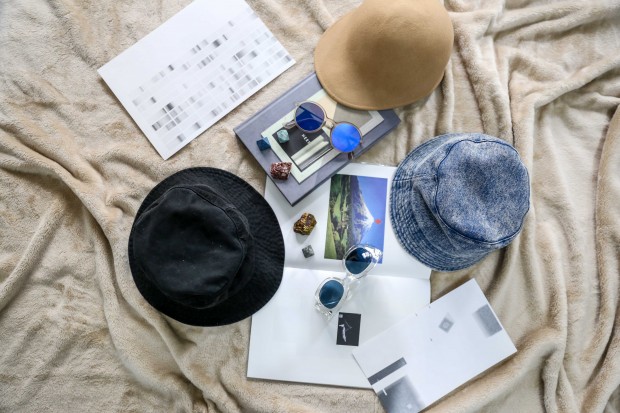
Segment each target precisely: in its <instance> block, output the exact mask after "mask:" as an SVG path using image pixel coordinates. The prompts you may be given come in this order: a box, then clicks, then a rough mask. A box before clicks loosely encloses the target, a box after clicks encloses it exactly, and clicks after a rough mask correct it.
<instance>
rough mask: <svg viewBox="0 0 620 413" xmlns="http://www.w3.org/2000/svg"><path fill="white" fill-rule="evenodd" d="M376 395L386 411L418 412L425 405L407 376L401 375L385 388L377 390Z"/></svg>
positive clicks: (397, 412) (392, 412)
mask: <svg viewBox="0 0 620 413" xmlns="http://www.w3.org/2000/svg"><path fill="white" fill-rule="evenodd" d="M377 396H379V400H380V401H381V405H382V406H383V408H384V409H385V411H386V412H387V413H401V412H407V413H409V412H411V413H418V412H419V411H420V410H422V409H423V408H424V407H425V404H424V402H422V400H421V399H420V395H419V394H418V392H417V391H416V389H415V387H414V386H413V384H412V383H411V380H409V377H408V376H403V377H401V378H400V379H398V380H397V381H395V382H394V383H392V384H390V385H389V386H387V387H386V388H384V389H382V390H379V392H377Z"/></svg>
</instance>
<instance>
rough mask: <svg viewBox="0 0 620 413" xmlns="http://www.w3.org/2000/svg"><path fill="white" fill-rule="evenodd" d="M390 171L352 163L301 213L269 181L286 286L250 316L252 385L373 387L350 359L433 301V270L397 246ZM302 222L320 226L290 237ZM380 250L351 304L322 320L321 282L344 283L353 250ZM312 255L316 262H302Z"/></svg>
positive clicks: (301, 204)
mask: <svg viewBox="0 0 620 413" xmlns="http://www.w3.org/2000/svg"><path fill="white" fill-rule="evenodd" d="M395 169H396V168H394V167H390V166H381V165H369V164H349V165H347V166H346V167H345V168H343V169H342V170H341V171H340V172H339V173H338V174H336V175H334V176H333V177H332V178H331V179H330V180H328V181H326V182H324V183H323V184H322V185H320V186H319V187H318V188H317V189H316V190H315V191H313V192H312V193H311V194H310V195H308V196H307V197H305V198H304V199H303V200H302V201H300V202H299V203H298V204H297V205H295V206H291V205H289V204H288V203H287V202H285V201H284V199H283V196H282V194H281V193H280V192H279V191H278V189H277V188H276V187H275V185H274V184H273V183H272V182H271V181H270V180H267V185H266V187H265V199H266V200H267V202H269V204H270V205H271V206H272V208H273V210H274V212H275V214H276V217H277V218H278V222H279V224H280V226H281V228H282V235H283V237H284V243H285V245H286V248H285V261H284V275H283V278H282V284H281V285H280V288H279V289H278V291H277V292H276V294H275V296H274V297H273V298H272V299H271V301H269V303H267V305H265V307H263V308H262V309H261V310H260V311H258V312H257V313H256V314H254V315H253V316H252V328H251V332H250V349H249V356H248V372H247V375H248V377H253V378H261V379H271V380H286V381H295V382H304V383H318V384H330V385H338V386H348V387H360V388H369V387H370V384H369V383H368V380H367V379H366V377H365V376H364V374H363V372H362V370H361V369H360V368H359V366H358V365H357V363H356V362H355V359H354V358H353V355H352V351H353V349H355V348H357V347H358V346H361V345H363V343H365V342H367V341H368V340H370V339H371V338H372V337H373V336H375V335H377V334H379V333H381V332H383V331H384V330H386V329H388V328H389V327H391V326H392V325H394V324H396V323H397V322H399V321H401V320H403V319H404V318H406V317H407V316H409V315H410V314H412V313H413V312H414V311H416V310H418V309H420V308H422V307H423V306H425V305H427V304H428V303H429V302H430V282H429V277H430V273H431V270H430V269H429V268H427V267H425V266H424V265H422V264H420V263H419V262H418V261H416V260H415V259H414V258H413V257H411V256H410V255H409V254H407V253H406V252H405V250H404V249H403V248H402V247H401V246H400V244H399V243H398V241H397V240H396V237H395V235H394V231H393V229H392V225H391V222H390V219H389V212H388V211H387V206H388V201H389V190H390V187H391V180H392V177H393V175H394V171H395ZM303 213H311V214H312V215H313V216H314V217H315V219H316V225H315V227H314V229H313V230H312V232H311V233H310V234H309V235H301V234H299V233H296V232H294V231H293V226H294V224H295V222H296V221H297V220H298V219H299V218H300V217H301V215H302V214H303ZM357 244H367V245H371V246H373V247H375V248H378V249H380V250H381V251H382V252H383V254H382V258H381V260H380V261H379V262H378V263H377V265H376V266H375V267H374V268H373V269H372V271H371V272H370V273H369V274H368V275H366V276H365V277H364V279H363V281H362V282H360V284H359V286H358V288H357V289H356V290H355V292H354V295H353V297H352V298H351V299H350V300H348V301H346V303H345V304H344V305H343V306H342V308H340V309H339V311H338V314H335V315H334V317H333V318H332V319H331V320H326V319H325V318H324V316H323V315H322V314H320V313H319V312H318V311H317V310H316V309H315V308H314V303H315V297H314V294H315V291H316V288H317V287H318V285H319V284H320V283H321V281H323V280H324V279H325V278H327V277H334V276H335V277H344V275H345V271H344V266H343V257H344V254H345V252H346V251H347V250H348V249H349V248H350V247H351V246H354V245H357ZM308 248H310V249H311V250H312V255H308V254H306V255H304V252H303V250H306V252H307V249H308Z"/></svg>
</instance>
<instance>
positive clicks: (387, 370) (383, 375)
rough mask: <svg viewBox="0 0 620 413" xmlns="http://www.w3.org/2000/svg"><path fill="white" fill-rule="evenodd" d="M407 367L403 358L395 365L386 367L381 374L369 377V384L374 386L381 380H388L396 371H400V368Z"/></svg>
mask: <svg viewBox="0 0 620 413" xmlns="http://www.w3.org/2000/svg"><path fill="white" fill-rule="evenodd" d="M405 365H407V362H406V361H405V359H404V358H402V357H401V358H399V359H398V360H396V361H395V362H394V363H392V364H390V365H389V366H387V367H385V368H384V369H382V370H380V371H379V372H377V373H375V374H373V375H372V376H370V377H368V382H369V383H370V385H373V384H375V383H376V382H378V381H379V380H381V379H384V378H386V377H387V376H389V375H390V374H392V373H394V372H395V371H396V370H398V369H399V368H401V367H403V366H405Z"/></svg>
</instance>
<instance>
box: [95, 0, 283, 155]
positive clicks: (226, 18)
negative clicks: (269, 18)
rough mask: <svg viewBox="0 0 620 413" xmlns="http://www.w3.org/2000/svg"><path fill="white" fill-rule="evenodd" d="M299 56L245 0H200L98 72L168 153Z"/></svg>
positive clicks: (160, 149)
mask: <svg viewBox="0 0 620 413" xmlns="http://www.w3.org/2000/svg"><path fill="white" fill-rule="evenodd" d="M294 63H295V61H294V60H293V58H292V57H291V56H289V54H288V53H287V51H286V50H285V49H284V47H283V46H282V45H281V44H280V43H279V42H278V40H277V39H276V38H275V37H274V36H273V34H272V33H271V32H270V31H269V29H268V28H267V27H266V26H265V25H264V24H263V22H262V21H261V20H260V18H258V16H256V14H255V13H254V11H253V10H252V9H251V8H250V7H249V6H248V5H247V4H246V3H245V1H243V0H226V1H218V0H195V1H193V2H192V3H190V4H189V5H188V6H187V7H185V8H184V9H183V10H181V11H180V12H179V13H177V14H176V15H174V16H173V17H171V18H170V19H169V20H168V21H166V22H165V23H163V24H162V25H161V26H159V27H158V28H157V29H156V30H154V31H153V32H151V33H150V34H148V35H147V36H145V37H144V38H143V39H141V40H140V41H138V42H137V43H136V44H134V45H133V46H131V47H130V48H128V49H127V50H125V51H124V52H122V53H121V54H120V55H118V56H117V57H115V58H114V59H112V60H111V61H110V62H108V63H107V64H105V65H104V66H103V67H101V68H100V69H99V70H98V72H99V74H100V75H101V77H102V78H103V79H104V80H105V82H106V83H107V84H108V86H109V87H110V89H111V90H112V92H114V94H115V95H116V97H117V98H118V99H119V100H120V102H121V103H122V104H123V106H124V107H125V109H126V110H127V112H129V114H130V115H131V117H132V118H133V119H134V121H135V122H136V123H137V124H138V126H139V127H140V129H141V130H142V132H144V134H145V135H146V137H147V138H148V139H149V141H150V142H151V144H152V145H153V146H154V147H155V149H156V150H157V152H159V154H160V155H161V156H162V158H164V159H168V158H169V157H170V156H172V155H173V154H174V153H176V152H177V151H178V150H179V149H181V148H182V147H184V146H185V145H187V144H188V143H189V142H191V141H192V140H193V139H194V138H196V137H197V136H198V135H199V134H201V133H202V132H204V131H205V130H206V129H207V128H209V127H210V126H212V125H213V124H214V123H215V122H217V121H218V120H220V119H221V118H222V117H224V116H225V115H226V114H227V113H229V112H230V111H231V110H232V109H234V108H235V107H237V106H238V105H239V104H240V103H242V102H243V101H244V100H246V99H247V98H248V97H250V96H252V95H253V94H254V93H256V92H257V91H258V90H259V89H261V88H262V87H263V86H265V85H266V84H267V83H269V82H270V81H272V80H273V79H274V78H276V77H277V76H278V75H279V74H281V73H282V72H283V71H285V70H286V69H288V68H289V67H291V66H292V65H293V64H294Z"/></svg>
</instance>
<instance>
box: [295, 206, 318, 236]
mask: <svg viewBox="0 0 620 413" xmlns="http://www.w3.org/2000/svg"><path fill="white" fill-rule="evenodd" d="M315 225H316V218H314V215H312V214H309V213H307V212H304V213H303V214H301V218H299V219H298V220H297V222H295V225H294V226H293V231H295V232H296V233H298V234H301V235H310V233H311V232H312V230H313V229H314V226H315Z"/></svg>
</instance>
